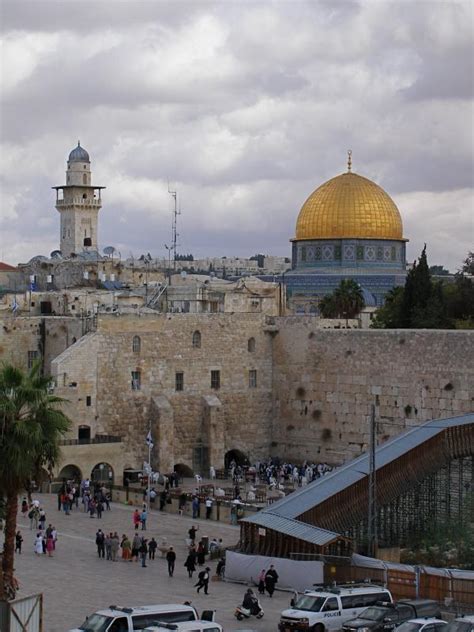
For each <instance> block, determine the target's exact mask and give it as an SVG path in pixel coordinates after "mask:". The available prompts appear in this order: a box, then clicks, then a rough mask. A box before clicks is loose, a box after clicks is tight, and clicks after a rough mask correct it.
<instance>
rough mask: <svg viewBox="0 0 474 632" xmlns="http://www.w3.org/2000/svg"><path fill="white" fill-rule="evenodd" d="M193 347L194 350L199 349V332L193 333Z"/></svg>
mask: <svg viewBox="0 0 474 632" xmlns="http://www.w3.org/2000/svg"><path fill="white" fill-rule="evenodd" d="M193 347H195V348H196V349H200V348H201V332H200V331H195V332H194V333H193Z"/></svg>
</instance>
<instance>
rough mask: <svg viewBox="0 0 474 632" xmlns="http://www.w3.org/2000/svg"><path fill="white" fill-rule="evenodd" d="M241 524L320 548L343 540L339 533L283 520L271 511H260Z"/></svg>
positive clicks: (287, 519)
mask: <svg viewBox="0 0 474 632" xmlns="http://www.w3.org/2000/svg"><path fill="white" fill-rule="evenodd" d="M240 522H250V523H251V524H255V525H257V526H259V527H267V528H268V529H272V530H273V531H278V532H279V533H284V534H285V535H289V536H292V537H294V538H298V539H299V540H304V541H305V542H310V543H311V544H317V545H318V546H325V545H326V544H330V543H331V542H334V541H335V540H339V539H340V538H342V536H341V535H339V534H338V533H334V532H333V531H326V529H320V528H319V527H314V526H313V525H310V524H306V523H304V522H299V521H298V520H292V519H291V518H283V517H282V516H279V515H278V514H274V513H272V512H271V511H268V510H266V511H260V512H259V513H257V514H254V515H253V516H250V517H249V518H244V519H243V520H241V521H240Z"/></svg>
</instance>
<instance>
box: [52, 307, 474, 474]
mask: <svg viewBox="0 0 474 632" xmlns="http://www.w3.org/2000/svg"><path fill="white" fill-rule="evenodd" d="M323 327H325V321H324V320H320V319H314V318H312V317H304V316H286V317H285V316H284V317H268V316H265V315H264V314H260V313H256V314H252V313H236V314H231V313H217V314H192V313H190V314H182V313H180V314H169V313H168V314H157V313H154V312H147V313H142V314H140V315H136V314H129V315H121V316H115V315H112V314H110V315H99V319H98V323H97V330H96V331H94V332H89V333H88V334H87V335H85V336H84V337H82V338H81V339H80V340H78V341H77V342H76V343H75V344H73V345H71V346H69V347H68V348H67V349H65V351H64V352H63V353H61V354H60V355H59V356H58V357H56V358H55V359H54V360H53V361H52V365H51V367H52V374H53V376H54V378H55V381H56V385H57V386H56V393H57V394H58V395H60V396H61V397H64V398H65V399H67V400H68V404H67V406H66V412H67V413H68V414H69V415H70V416H71V418H72V419H73V421H74V426H73V429H72V431H71V440H76V441H77V440H79V439H80V438H81V437H83V438H84V437H89V438H91V439H94V438H95V437H97V444H94V445H91V446H90V447H91V450H92V451H93V453H94V454H96V455H97V456H96V457H95V458H96V461H97V463H99V462H102V459H101V456H100V455H101V454H102V452H101V447H100V446H101V445H102V444H103V443H104V442H105V441H107V451H108V452H107V454H108V458H109V459H110V460H109V462H108V467H109V466H110V468H111V470H112V471H113V477H114V480H116V481H120V480H121V476H122V472H123V470H124V469H125V468H141V464H142V463H143V460H144V459H145V458H146V453H147V451H146V445H145V437H146V434H147V432H148V429H149V428H150V427H151V429H152V434H153V438H154V442H155V447H154V451H153V455H152V462H153V465H154V466H155V467H156V468H158V469H159V470H160V471H170V470H172V469H173V468H174V467H178V469H181V471H186V472H188V473H189V474H190V473H191V472H192V471H193V472H201V473H206V472H207V471H208V467H209V465H213V466H214V467H216V468H221V467H224V465H225V464H226V462H228V460H229V458H231V457H236V458H238V459H244V458H246V457H247V458H248V459H249V460H250V461H256V460H259V459H262V458H268V456H270V455H273V456H279V457H280V458H283V459H291V460H293V461H295V462H302V461H303V460H305V459H307V460H310V461H315V462H318V461H327V462H329V463H332V464H340V463H342V462H344V461H346V460H347V459H349V458H352V457H354V456H355V455H358V454H360V453H361V452H362V451H364V450H365V449H366V447H367V442H368V428H369V424H368V420H369V418H370V411H371V405H372V404H373V403H374V402H377V404H378V408H377V410H378V413H377V414H378V441H379V442H383V441H385V440H387V439H388V438H389V437H393V436H395V435H397V434H399V433H400V432H401V431H402V429H403V428H405V427H408V426H411V425H416V424H418V423H421V422H424V421H427V420H430V419H435V418H438V417H449V416H454V415H457V414H462V413H467V412H472V411H473V410H474V405H473V401H474V399H473V398H474V391H473V384H474V366H473V362H472V357H474V353H473V352H474V344H473V343H474V337H473V335H472V332H469V331H382V330H369V331H364V330H357V329H355V330H344V331H341V330H334V329H324V328H323ZM107 437H110V438H111V439H110V440H108V439H107ZM113 442H115V445H112V443H113ZM109 444H110V445H109ZM86 453H87V450H85V449H84V447H83V446H82V447H81V452H79V451H76V452H75V451H74V449H73V448H72V447H70V448H69V447H68V453H67V459H68V460H69V463H65V462H63V465H64V466H66V465H74V466H76V467H77V468H79V470H80V471H81V472H83V473H84V471H85V472H86V473H88V472H87V467H88V466H87V467H86V466H84V465H83V461H82V459H83V456H84V455H86ZM88 458H90V455H88Z"/></svg>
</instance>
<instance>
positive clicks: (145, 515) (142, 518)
mask: <svg viewBox="0 0 474 632" xmlns="http://www.w3.org/2000/svg"><path fill="white" fill-rule="evenodd" d="M147 518H148V512H147V510H146V509H145V508H144V509H143V511H142V513H141V514H140V523H141V525H142V531H146V521H147Z"/></svg>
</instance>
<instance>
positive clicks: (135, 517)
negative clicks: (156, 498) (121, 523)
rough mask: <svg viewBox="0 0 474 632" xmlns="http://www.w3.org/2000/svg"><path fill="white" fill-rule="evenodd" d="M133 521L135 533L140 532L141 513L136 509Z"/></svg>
mask: <svg viewBox="0 0 474 632" xmlns="http://www.w3.org/2000/svg"><path fill="white" fill-rule="evenodd" d="M132 520H133V526H134V528H135V531H138V525H139V524H140V512H139V511H138V509H135V511H134V512H133V516H132Z"/></svg>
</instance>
